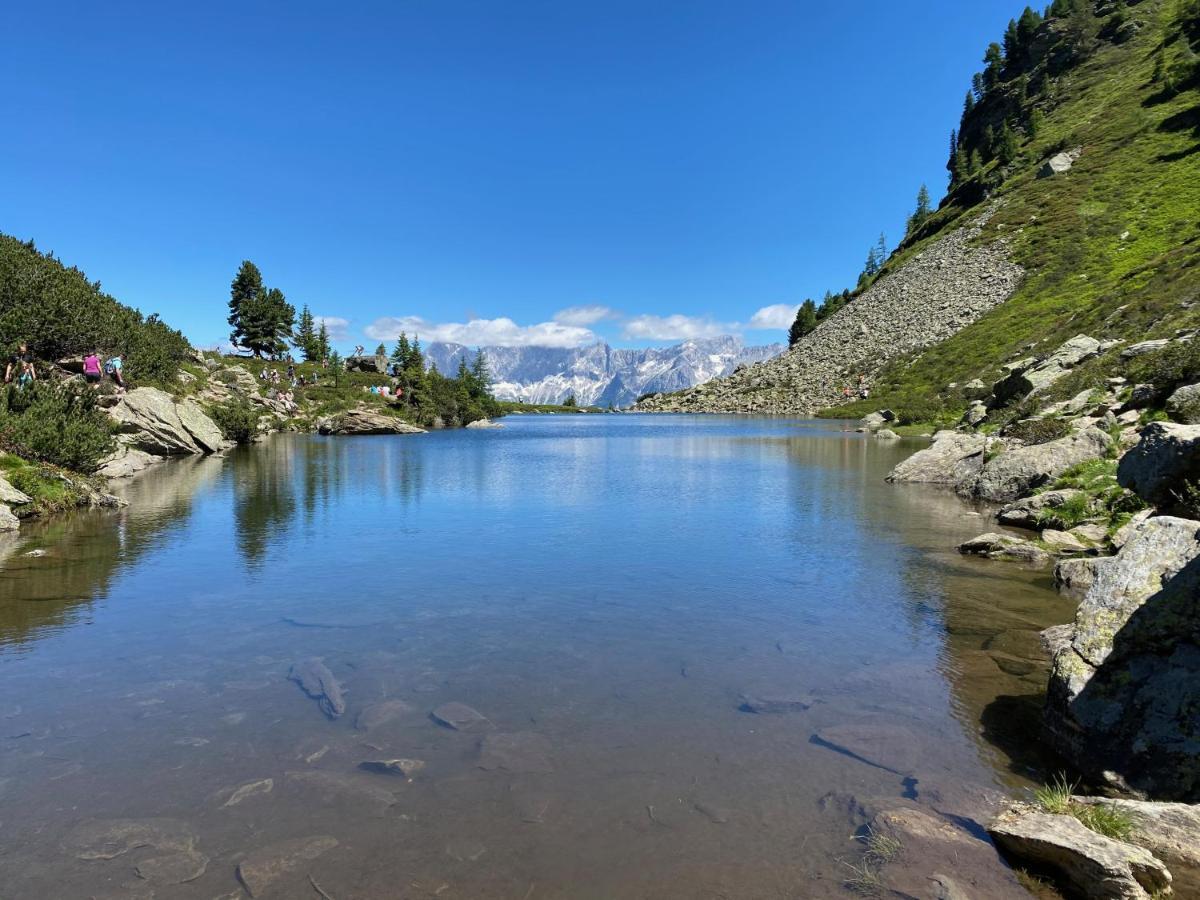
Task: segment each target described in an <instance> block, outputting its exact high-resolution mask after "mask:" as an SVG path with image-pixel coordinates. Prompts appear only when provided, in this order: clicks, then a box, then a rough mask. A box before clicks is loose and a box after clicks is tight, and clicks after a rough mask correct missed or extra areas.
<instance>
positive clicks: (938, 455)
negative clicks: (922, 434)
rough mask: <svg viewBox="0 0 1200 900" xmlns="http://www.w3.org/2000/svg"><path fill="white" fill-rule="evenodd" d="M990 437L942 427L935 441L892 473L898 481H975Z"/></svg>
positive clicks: (891, 476)
mask: <svg viewBox="0 0 1200 900" xmlns="http://www.w3.org/2000/svg"><path fill="white" fill-rule="evenodd" d="M987 445H988V438H986V437H984V436H983V435H978V434H959V433H958V432H956V431H939V432H938V433H937V434H935V435H934V436H933V443H932V444H931V445H930V446H928V447H926V448H925V449H924V450H918V451H917V452H916V453H914V454H913V455H912V456H910V457H908V459H906V460H904V461H903V462H901V463H900V464H899V465H897V466H896V467H895V468H894V469H892V471H891V474H890V475H888V479H887V480H888V481H890V482H894V483H896V484H944V485H949V486H953V487H958V486H959V485H962V484H967V483H971V482H973V480H974V479H975V478H976V477H977V476H978V475H979V471H980V470H981V469H982V468H983V456H984V448H985V447H986V446H987Z"/></svg>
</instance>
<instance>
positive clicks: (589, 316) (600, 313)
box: [554, 304, 619, 328]
mask: <svg viewBox="0 0 1200 900" xmlns="http://www.w3.org/2000/svg"><path fill="white" fill-rule="evenodd" d="M618 317H619V314H618V313H617V311H616V310H613V309H610V308H609V307H607V306H599V305H595V304H593V305H590V306H568V307H567V308H566V309H560V310H559V311H558V312H556V313H555V314H554V321H555V322H557V323H558V324H560V325H575V326H578V327H581V328H582V327H586V326H588V325H595V324H596V323H597V322H603V321H604V320H605V319H616V318H618Z"/></svg>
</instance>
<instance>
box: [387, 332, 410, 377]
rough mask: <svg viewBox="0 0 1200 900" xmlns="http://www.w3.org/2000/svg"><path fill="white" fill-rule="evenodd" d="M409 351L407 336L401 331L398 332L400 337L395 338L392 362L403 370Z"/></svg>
mask: <svg viewBox="0 0 1200 900" xmlns="http://www.w3.org/2000/svg"><path fill="white" fill-rule="evenodd" d="M411 349H412V348H411V347H409V345H408V335H407V334H405V333H404V332H403V331H402V332H400V337H398V338H396V346H395V347H393V348H392V356H391V360H392V362H394V363H395V364H396V365H397V366H399V367H400V368H401V369H403V368H404V367H405V366H406V365H407V364H408V354H409V352H410V351H411Z"/></svg>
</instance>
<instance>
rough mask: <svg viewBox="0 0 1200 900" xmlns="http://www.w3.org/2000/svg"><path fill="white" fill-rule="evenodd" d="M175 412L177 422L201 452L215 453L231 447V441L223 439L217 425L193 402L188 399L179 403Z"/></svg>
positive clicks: (223, 436)
mask: <svg viewBox="0 0 1200 900" xmlns="http://www.w3.org/2000/svg"><path fill="white" fill-rule="evenodd" d="M175 410H176V412H177V413H178V414H179V421H180V422H182V423H183V427H184V428H185V429H187V433H188V434H190V435H191V436H192V439H193V440H194V441H195V442H196V443H197V444H198V445H199V447H200V449H201V450H204V451H206V452H208V453H217V452H219V451H221V450H228V449H229V448H230V447H232V446H233V443H232V442H231V441H227V440H226V439H225V435H223V434H222V433H221V429H220V428H218V427H217V423H216V422H214V421H213V420H212V419H210V418H209V416H208V413H206V412H205V411H204V410H203V409H202V408H201V407H200V404H199V403H197V402H196V401H195V400H193V399H191V398H190V397H189V398H187V399H186V400H184V401H182V402H181V403H177V404H176V405H175Z"/></svg>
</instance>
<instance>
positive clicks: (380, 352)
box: [375, 341, 388, 356]
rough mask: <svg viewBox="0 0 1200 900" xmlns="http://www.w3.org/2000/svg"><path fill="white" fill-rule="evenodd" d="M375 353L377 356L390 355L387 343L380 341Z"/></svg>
mask: <svg viewBox="0 0 1200 900" xmlns="http://www.w3.org/2000/svg"><path fill="white" fill-rule="evenodd" d="M375 355H376V356H387V355H388V352H387V344H385V343H383V342H382V341H380V343H379V346H378V347H376V348H375Z"/></svg>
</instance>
